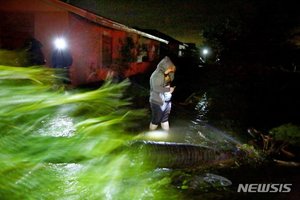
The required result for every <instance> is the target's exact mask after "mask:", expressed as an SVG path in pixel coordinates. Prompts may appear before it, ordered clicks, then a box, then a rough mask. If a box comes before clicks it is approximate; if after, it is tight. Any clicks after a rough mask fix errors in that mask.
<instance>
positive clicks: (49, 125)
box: [37, 114, 75, 137]
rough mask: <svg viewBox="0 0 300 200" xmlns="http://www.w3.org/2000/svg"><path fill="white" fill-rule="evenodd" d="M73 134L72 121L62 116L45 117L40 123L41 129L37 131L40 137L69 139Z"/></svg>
mask: <svg viewBox="0 0 300 200" xmlns="http://www.w3.org/2000/svg"><path fill="white" fill-rule="evenodd" d="M74 132H75V127H74V122H73V119H72V118H71V117H69V116H67V115H64V114H57V115H55V116H51V117H50V116H49V117H47V118H46V119H44V120H43V121H42V127H41V128H40V129H38V130H37V133H38V134H40V135H44V136H53V137H71V136H73V135H74Z"/></svg>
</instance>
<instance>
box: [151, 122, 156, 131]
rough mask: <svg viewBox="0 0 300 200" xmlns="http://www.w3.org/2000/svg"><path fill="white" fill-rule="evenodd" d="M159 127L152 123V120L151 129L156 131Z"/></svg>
mask: <svg viewBox="0 0 300 200" xmlns="http://www.w3.org/2000/svg"><path fill="white" fill-rule="evenodd" d="M157 127H158V125H155V124H152V122H150V125H149V129H150V131H154V130H156V129H157Z"/></svg>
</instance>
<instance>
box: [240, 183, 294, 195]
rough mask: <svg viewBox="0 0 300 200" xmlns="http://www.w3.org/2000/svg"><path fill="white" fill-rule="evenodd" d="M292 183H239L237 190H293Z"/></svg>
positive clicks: (263, 191) (260, 191)
mask: <svg viewBox="0 0 300 200" xmlns="http://www.w3.org/2000/svg"><path fill="white" fill-rule="evenodd" d="M291 191H292V184H288V183H286V184H280V183H251V184H239V186H238V188H237V192H252V193H254V192H257V193H266V192H273V193H275V192H285V193H287V192H291Z"/></svg>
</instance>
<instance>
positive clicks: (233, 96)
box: [143, 68, 300, 200]
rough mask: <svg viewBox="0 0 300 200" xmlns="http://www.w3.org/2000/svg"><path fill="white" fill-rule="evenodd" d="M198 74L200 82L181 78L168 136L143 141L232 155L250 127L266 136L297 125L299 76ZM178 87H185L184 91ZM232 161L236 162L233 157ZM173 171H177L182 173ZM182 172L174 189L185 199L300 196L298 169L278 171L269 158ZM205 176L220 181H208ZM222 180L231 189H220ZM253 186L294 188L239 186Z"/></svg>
mask: <svg viewBox="0 0 300 200" xmlns="http://www.w3.org/2000/svg"><path fill="white" fill-rule="evenodd" d="M199 72H200V75H199V77H196V76H197V75H195V74H184V75H183V76H182V77H179V81H178V82H177V84H178V85H176V86H177V91H176V92H177V94H176V93H175V100H174V103H173V107H172V112H171V117H170V126H171V129H170V131H169V132H168V133H166V132H164V131H161V130H158V131H153V132H147V131H146V132H145V133H143V138H144V139H145V140H151V141H159V142H166V144H168V143H178V144H180V145H182V144H183V145H184V144H186V145H191V144H192V145H200V146H205V147H208V148H214V149H217V150H220V151H222V150H224V151H228V150H229V151H232V152H234V151H235V150H236V147H237V146H239V145H243V144H247V143H248V141H249V140H250V139H251V137H250V135H249V134H248V133H247V128H250V127H255V128H258V129H259V130H262V131H263V132H265V133H267V132H268V131H269V130H270V129H271V128H274V127H277V126H280V125H282V124H285V123H296V124H297V123H299V113H300V104H299V102H300V101H299V97H296V94H297V91H299V86H300V82H299V80H300V79H299V76H300V75H299V73H287V72H278V71H276V72H265V71H259V72H254V71H253V70H251V71H247V70H246V71H243V70H240V71H230V70H229V71H226V69H222V68H221V69H220V68H218V69H216V70H206V71H205V70H204V71H199ZM195 77H196V78H195ZM180 83H184V85H183V86H182V87H181V88H180V85H179V84H180ZM183 94H184V95H183ZM176 95H177V96H176ZM145 124H146V123H145ZM174 152H176V151H174ZM173 156H176V155H173ZM231 156H233V159H235V158H234V156H235V155H234V154H231ZM244 156H246V155H244ZM169 170H170V169H169ZM172 170H173V171H175V172H176V173H177V172H178V171H177V170H178V169H172ZM172 170H171V171H172ZM179 171H181V173H182V175H181V177H180V178H178V179H176V178H175V180H174V186H176V187H177V188H178V191H179V192H180V193H181V194H183V197H182V198H183V199H201V200H202V199H203V200H211V199H298V197H299V196H300V185H299V183H300V176H299V168H297V167H286V166H279V165H277V164H275V163H274V162H272V161H270V160H268V159H266V158H262V161H261V162H260V161H256V160H254V161H251V158H249V162H247V163H242V164H241V163H234V164H231V165H229V166H226V165H225V166H220V165H215V166H213V167H209V168H205V169H200V170H197V169H196V170H192V171H189V170H188V171H186V170H184V169H179ZM169 173H170V171H169ZM171 174H172V173H171ZM207 174H213V175H215V176H216V177H219V178H216V179H213V178H212V179H209V178H208V179H206V180H210V181H205V178H207ZM166 175H167V176H168V175H170V174H168V173H166ZM220 177H222V178H224V179H225V180H229V181H230V183H231V184H228V185H226V186H224V187H218V186H220V179H222V178H220ZM183 182H184V183H185V184H183ZM253 183H254V184H279V185H280V184H291V185H292V187H291V191H290V192H287V193H285V192H279V191H277V192H273V193H272V192H271V193H269V192H263V193H259V192H258V193H256V192H250V193H247V192H237V188H238V186H239V184H253ZM221 185H222V184H221ZM183 188H184V189H183Z"/></svg>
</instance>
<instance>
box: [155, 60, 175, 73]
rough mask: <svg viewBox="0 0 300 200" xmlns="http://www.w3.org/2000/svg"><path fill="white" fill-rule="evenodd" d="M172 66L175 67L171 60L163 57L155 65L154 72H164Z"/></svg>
mask: <svg viewBox="0 0 300 200" xmlns="http://www.w3.org/2000/svg"><path fill="white" fill-rule="evenodd" d="M170 65H173V66H174V67H175V65H174V64H173V62H172V61H171V59H170V58H169V57H168V56H165V57H164V58H163V59H162V60H161V61H160V62H159V63H158V65H157V68H156V70H158V71H161V72H163V73H164V72H165V71H166V69H167V68H168V67H169V66H170Z"/></svg>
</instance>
